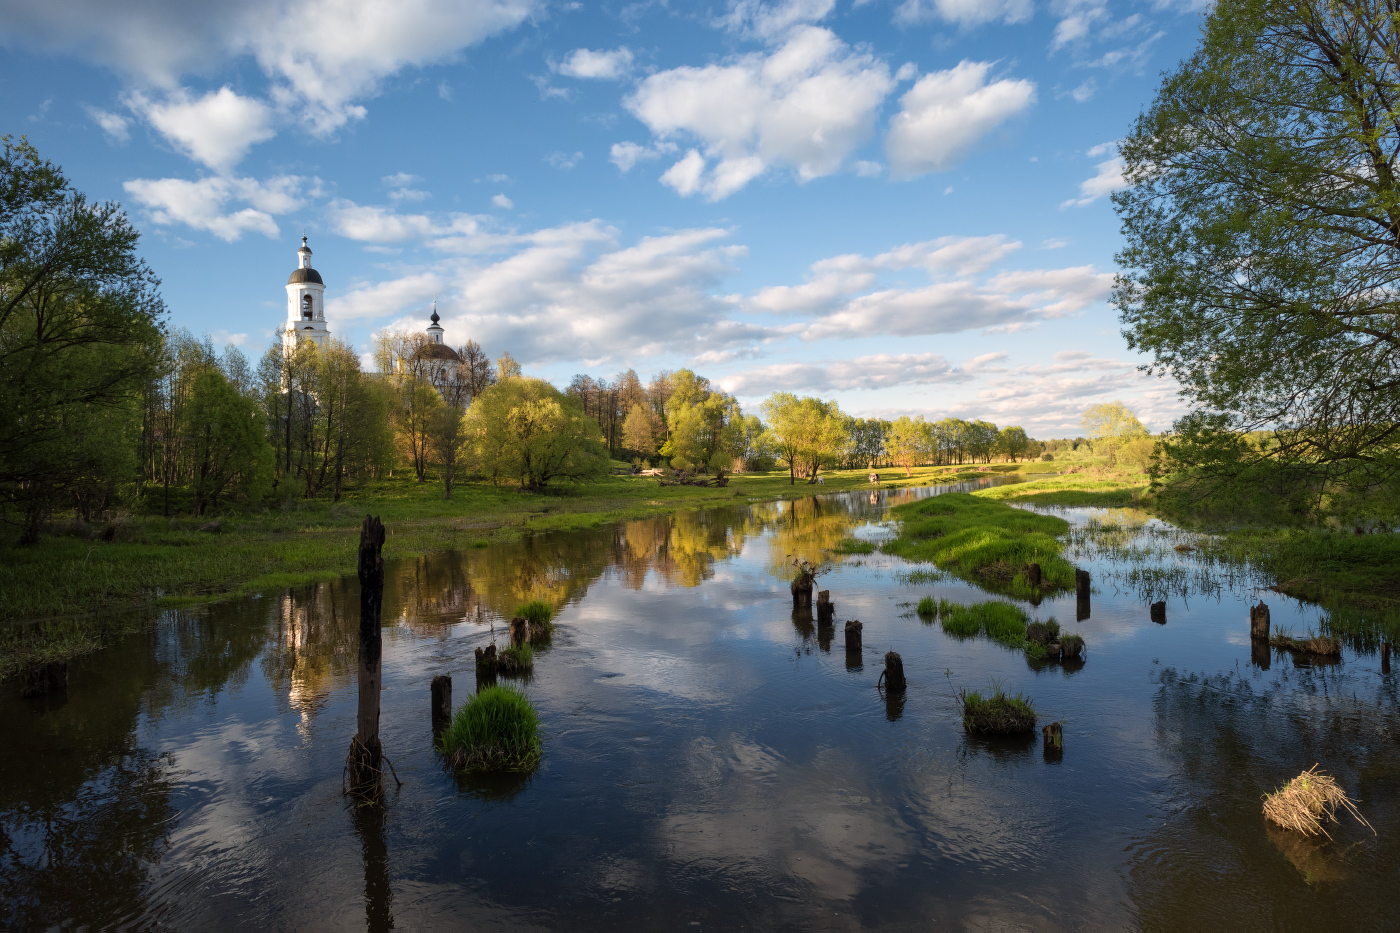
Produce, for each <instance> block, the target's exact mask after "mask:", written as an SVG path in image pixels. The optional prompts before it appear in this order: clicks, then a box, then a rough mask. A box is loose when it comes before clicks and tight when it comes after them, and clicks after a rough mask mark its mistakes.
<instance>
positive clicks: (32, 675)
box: [20, 661, 68, 697]
mask: <svg viewBox="0 0 1400 933" xmlns="http://www.w3.org/2000/svg"><path fill="white" fill-rule="evenodd" d="M67 688H68V662H67V661H54V662H53V663H51V664H31V665H30V666H29V667H28V668H27V669H26V670H25V672H24V682H23V684H22V686H21V687H20V692H21V693H23V694H24V695H25V696H27V697H40V696H43V695H44V694H46V693H49V692H50V691H52V690H66V689H67Z"/></svg>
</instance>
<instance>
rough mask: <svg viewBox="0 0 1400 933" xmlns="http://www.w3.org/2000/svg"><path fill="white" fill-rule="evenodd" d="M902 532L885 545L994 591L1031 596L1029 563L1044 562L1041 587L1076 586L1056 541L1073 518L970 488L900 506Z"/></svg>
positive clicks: (892, 551) (897, 511)
mask: <svg viewBox="0 0 1400 933" xmlns="http://www.w3.org/2000/svg"><path fill="white" fill-rule="evenodd" d="M891 514H892V515H893V516H894V517H895V518H897V519H898V520H899V522H900V533H899V537H897V538H895V539H894V540H893V541H890V542H888V543H886V544H885V545H884V547H883V548H881V550H883V551H885V552H886V553H889V554H895V555H897V556H899V557H903V558H904V559H906V560H912V561H929V562H930V563H932V564H934V565H935V566H937V567H938V568H939V569H941V570H946V571H948V572H949V573H951V574H953V575H954V576H957V577H961V578H962V579H964V580H967V581H968V582H970V583H974V584H976V585H977V586H980V587H982V588H983V589H986V590H991V591H993V592H999V593H1003V594H1005V595H1008V596H1014V597H1016V598H1019V599H1029V598H1031V597H1032V596H1033V595H1035V589H1034V588H1033V587H1032V586H1031V585H1030V584H1029V583H1027V582H1026V576H1025V573H1024V568H1025V565H1026V564H1028V563H1031V562H1035V563H1038V564H1040V569H1041V579H1042V584H1041V588H1040V592H1042V593H1054V592H1056V591H1062V590H1068V589H1072V588H1073V587H1074V567H1073V565H1071V564H1070V563H1069V562H1068V561H1067V560H1065V559H1064V558H1063V557H1061V556H1060V554H1061V549H1062V547H1063V545H1062V543H1061V542H1060V541H1059V540H1058V536H1059V535H1063V534H1064V533H1065V532H1067V531H1068V530H1069V523H1068V522H1066V521H1065V520H1064V519H1062V518H1058V517H1056V516H1053V515H1041V514H1039V513H1037V512H1030V511H1027V510H1025V509H1016V508H1012V507H1011V506H1009V505H1006V504H1005V503H1003V502H995V501H992V500H989V499H985V498H980V497H978V496H974V495H969V494H967V493H946V494H944V495H941V496H933V497H931V498H928V499H923V500H920V501H918V502H910V503H908V504H906V505H900V506H896V507H895V508H893V509H891Z"/></svg>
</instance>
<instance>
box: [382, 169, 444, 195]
mask: <svg viewBox="0 0 1400 933" xmlns="http://www.w3.org/2000/svg"><path fill="white" fill-rule="evenodd" d="M422 180H423V179H422V178H420V177H419V176H417V175H410V174H409V173H408V172H395V173H394V174H393V175H385V176H384V177H383V178H381V179H380V181H382V182H383V183H384V185H385V187H387V188H389V189H391V190H390V191H389V197H390V198H391V199H393V200H395V201H426V200H427V199H428V198H430V197H432V195H431V194H429V193H428V192H426V191H423V190H422V189H420V188H414V187H412V185H413V183H414V182H419V181H422Z"/></svg>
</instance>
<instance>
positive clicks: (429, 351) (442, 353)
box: [418, 343, 462, 363]
mask: <svg viewBox="0 0 1400 933" xmlns="http://www.w3.org/2000/svg"><path fill="white" fill-rule="evenodd" d="M418 355H419V356H421V357H423V358H425V359H429V360H452V361H454V362H457V363H460V362H461V361H462V358H461V357H460V356H458V355H457V351H456V350H454V349H452V348H451V347H449V346H448V345H447V344H445V343H426V344H424V345H423V347H422V348H421V349H420V350H419V351H418Z"/></svg>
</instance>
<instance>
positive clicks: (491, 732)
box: [438, 686, 543, 772]
mask: <svg viewBox="0 0 1400 933" xmlns="http://www.w3.org/2000/svg"><path fill="white" fill-rule="evenodd" d="M438 751H439V752H441V753H442V756H443V757H444V758H445V759H447V763H448V765H449V766H450V767H451V768H452V769H453V770H454V771H457V772H469V771H516V772H526V771H532V770H534V768H535V767H536V766H537V765H538V764H539V763H540V757H541V755H542V754H543V749H542V746H541V744H540V718H539V713H538V712H537V711H536V710H535V706H534V704H533V703H531V702H530V700H529V698H528V697H526V696H525V694H524V693H523V692H522V691H520V690H519V689H517V688H515V687H511V686H496V687H483V688H482V689H481V690H480V691H478V692H477V694H476V695H475V696H473V697H472V698H471V699H469V700H468V701H467V703H466V705H465V706H463V707H462V708H461V709H459V710H458V711H457V713H456V715H454V716H453V717H452V722H451V724H449V725H448V727H447V728H446V729H444V730H443V733H442V737H441V738H440V739H439V743H438Z"/></svg>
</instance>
